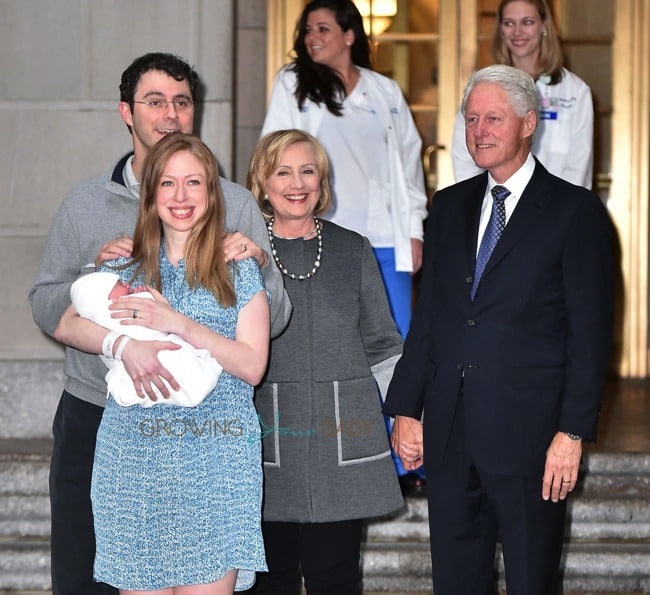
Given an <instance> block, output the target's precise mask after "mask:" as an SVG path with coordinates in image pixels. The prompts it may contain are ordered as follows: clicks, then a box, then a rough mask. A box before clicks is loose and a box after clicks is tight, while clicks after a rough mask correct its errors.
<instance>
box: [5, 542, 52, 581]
mask: <svg viewBox="0 0 650 595" xmlns="http://www.w3.org/2000/svg"><path fill="white" fill-rule="evenodd" d="M0 588H2V589H13V590H30V589H31V590H48V589H50V588H51V578H50V543H49V539H40V540H39V539H24V538H23V539H11V538H2V539H0Z"/></svg>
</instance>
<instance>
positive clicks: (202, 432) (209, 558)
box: [91, 248, 266, 591]
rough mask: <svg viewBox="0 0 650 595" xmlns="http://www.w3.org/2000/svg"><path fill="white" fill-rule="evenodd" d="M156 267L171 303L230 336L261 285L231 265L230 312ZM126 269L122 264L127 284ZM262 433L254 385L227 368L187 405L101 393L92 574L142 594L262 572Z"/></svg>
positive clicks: (172, 270) (246, 581) (174, 271)
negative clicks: (123, 400)
mask: <svg viewBox="0 0 650 595" xmlns="http://www.w3.org/2000/svg"><path fill="white" fill-rule="evenodd" d="M118 262H119V261H118ZM122 263H123V261H122ZM160 271H161V279H162V293H163V295H164V296H165V297H166V298H167V300H168V301H169V303H170V304H171V305H172V307H173V308H175V309H176V310H178V311H180V312H182V313H183V314H185V315H186V316H189V317H190V318H192V319H194V320H196V321H197V322H200V323H201V324H203V325H205V326H207V327H209V328H211V329H212V330H214V331H216V332H218V333H220V334H221V335H223V336H225V337H228V338H231V339H232V338H234V336H235V328H236V325H237V317H238V314H239V311H240V310H241V309H242V308H243V307H244V306H245V305H246V303H247V302H248V301H249V300H250V299H251V297H252V296H253V295H255V294H256V293H258V292H260V291H264V282H263V280H262V275H261V273H260V270H259V267H258V265H257V262H256V261H255V260H253V259H252V258H249V259H246V260H243V261H239V262H236V263H233V265H232V271H233V272H232V274H233V282H234V288H235V293H236V296H237V304H236V306H234V307H230V308H224V307H222V306H221V305H220V304H219V303H218V302H217V300H216V299H215V297H214V295H213V294H212V293H211V292H209V291H208V290H206V289H205V288H202V287H201V288H199V289H196V290H193V289H191V288H190V287H189V285H188V283H187V281H186V280H185V267H184V263H183V261H181V262H180V263H179V265H178V266H177V267H173V266H172V265H171V264H170V262H169V261H168V260H167V258H166V255H165V253H164V248H163V249H161V258H160ZM132 272H133V270H132V269H124V270H120V271H118V273H119V274H120V276H121V278H122V279H123V280H125V281H128V280H129V279H130V278H131V275H132ZM134 285H137V282H136V283H134ZM259 436H260V428H259V422H258V419H257V416H256V413H255V408H254V407H253V387H251V386H250V385H248V384H247V383H245V382H244V381H243V380H240V379H239V378H236V377H234V376H232V375H230V374H228V373H226V372H225V371H224V372H223V373H222V374H221V376H220V378H219V382H218V384H217V386H216V388H215V389H214V390H213V391H212V393H210V394H209V395H208V396H207V397H206V398H205V400H204V401H203V402H202V403H201V404H200V405H198V406H197V407H193V408H186V407H177V406H173V405H165V404H164V403H163V404H160V405H158V404H157V405H154V406H153V407H150V408H143V407H139V406H133V407H121V406H120V405H118V404H117V403H116V402H115V401H114V400H113V399H112V398H111V397H110V396H109V398H108V402H107V406H106V410H105V412H104V415H103V418H102V422H101V425H100V428H99V432H98V435H97V448H96V451H95V463H94V469H93V478H92V490H91V497H92V504H93V513H94V519H95V533H96V538H97V552H96V558H95V580H97V581H101V582H105V583H108V584H110V585H113V586H115V587H118V588H120V589H130V590H147V591H149V590H155V589H163V588H166V587H171V586H181V585H193V584H203V583H210V582H213V581H216V580H218V579H220V578H222V577H223V576H224V575H225V574H226V573H227V572H228V571H230V570H233V569H237V570H239V573H238V578H237V585H236V588H235V590H237V591H240V590H244V589H247V588H249V587H250V586H251V585H252V584H253V583H254V580H255V571H264V570H266V562H265V558H264V546H263V540H262V534H261V526H260V516H261V505H262V466H261V458H260V457H261V455H260V439H259Z"/></svg>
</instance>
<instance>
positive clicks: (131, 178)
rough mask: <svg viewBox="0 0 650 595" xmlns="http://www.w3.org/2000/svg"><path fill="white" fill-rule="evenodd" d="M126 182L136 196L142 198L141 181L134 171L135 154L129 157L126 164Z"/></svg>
mask: <svg viewBox="0 0 650 595" xmlns="http://www.w3.org/2000/svg"><path fill="white" fill-rule="evenodd" d="M124 183H125V184H126V187H127V188H128V189H129V192H131V194H133V196H134V197H135V198H137V199H138V200H140V182H138V180H137V179H136V177H135V173H134V171H133V155H132V156H131V158H130V159H127V160H126V163H125V164H124Z"/></svg>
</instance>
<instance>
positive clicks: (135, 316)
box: [133, 310, 138, 318]
mask: <svg viewBox="0 0 650 595" xmlns="http://www.w3.org/2000/svg"><path fill="white" fill-rule="evenodd" d="M137 317H138V311H137V310H133V318H137Z"/></svg>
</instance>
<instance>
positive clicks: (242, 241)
mask: <svg viewBox="0 0 650 595" xmlns="http://www.w3.org/2000/svg"><path fill="white" fill-rule="evenodd" d="M223 251H224V254H225V256H226V262H229V261H231V260H242V259H243V258H248V257H250V256H252V257H253V258H254V259H255V260H257V262H258V263H259V265H260V268H262V269H263V268H264V267H265V266H266V265H267V264H268V263H269V255H268V254H267V253H266V252H264V250H262V249H261V248H260V247H259V246H258V245H257V244H256V243H255V242H253V241H252V240H250V239H249V238H247V237H246V236H245V235H244V234H243V233H241V232H239V231H236V232H235V233H228V234H226V236H225V238H224V242H223Z"/></svg>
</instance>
